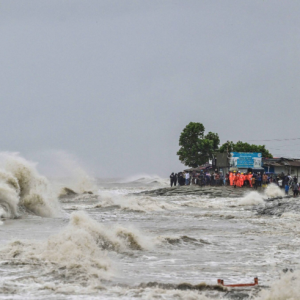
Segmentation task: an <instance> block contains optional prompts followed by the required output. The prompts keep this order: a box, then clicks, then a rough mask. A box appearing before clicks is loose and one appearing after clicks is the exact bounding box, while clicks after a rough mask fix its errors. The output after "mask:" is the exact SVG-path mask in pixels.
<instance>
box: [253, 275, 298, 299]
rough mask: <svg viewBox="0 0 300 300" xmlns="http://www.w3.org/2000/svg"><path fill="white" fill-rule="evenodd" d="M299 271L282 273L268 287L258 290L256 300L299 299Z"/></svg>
mask: <svg viewBox="0 0 300 300" xmlns="http://www.w3.org/2000/svg"><path fill="white" fill-rule="evenodd" d="M299 283H300V271H296V272H293V273H292V272H288V273H286V274H283V275H282V276H281V278H280V279H278V280H275V281H274V282H273V283H272V284H271V286H270V288H268V289H264V290H262V291H261V292H260V294H259V296H258V297H257V298H255V299H256V300H298V299H300V289H299Z"/></svg>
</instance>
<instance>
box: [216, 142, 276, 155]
mask: <svg viewBox="0 0 300 300" xmlns="http://www.w3.org/2000/svg"><path fill="white" fill-rule="evenodd" d="M219 151H220V152H221V153H223V152H227V151H228V152H260V153H261V154H262V157H265V158H272V157H273V155H272V154H271V153H270V152H269V151H268V150H267V149H266V148H265V145H254V144H252V145H251V144H248V143H244V142H241V141H238V142H237V143H234V142H230V141H227V142H226V143H224V144H223V145H222V146H221V147H220V149H219Z"/></svg>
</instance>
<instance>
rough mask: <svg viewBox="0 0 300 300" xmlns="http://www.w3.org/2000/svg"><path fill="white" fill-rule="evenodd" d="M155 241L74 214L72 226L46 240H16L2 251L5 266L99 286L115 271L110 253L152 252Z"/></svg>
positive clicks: (130, 230)
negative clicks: (17, 266) (26, 267)
mask: <svg viewBox="0 0 300 300" xmlns="http://www.w3.org/2000/svg"><path fill="white" fill-rule="evenodd" d="M153 245H154V244H153V242H152V240H151V239H150V238H147V237H145V236H144V235H143V234H141V233H140V232H139V231H138V230H137V229H135V228H126V227H123V226H119V225H115V226H112V227H109V226H104V225H102V224H100V223H98V222H97V221H95V220H93V219H91V218H90V217H89V216H88V215H87V214H86V213H85V212H83V211H81V212H74V213H72V214H71V218H70V221H69V224H68V225H67V226H66V228H64V229H63V230H62V231H61V232H59V233H58V234H55V235H52V236H50V237H49V238H48V239H47V240H46V241H42V242H37V241H34V242H32V241H22V240H16V241H13V242H11V243H9V244H8V245H6V246H5V247H4V248H2V249H1V250H0V259H1V260H2V262H3V261H4V262H6V264H14V265H28V266H30V267H32V268H41V269H44V273H45V274H52V273H53V274H54V277H56V278H57V277H63V278H64V280H66V281H67V282H76V285H84V286H86V285H90V286H91V288H94V286H95V284H96V285H97V284H98V286H99V282H98V283H97V280H99V279H100V280H102V279H105V280H107V279H110V278H111V277H112V276H113V274H114V272H115V269H114V267H113V266H112V262H111V259H110V258H109V257H108V255H107V252H109V251H114V252H117V253H127V252H128V251H141V250H144V249H151V248H152V247H153Z"/></svg>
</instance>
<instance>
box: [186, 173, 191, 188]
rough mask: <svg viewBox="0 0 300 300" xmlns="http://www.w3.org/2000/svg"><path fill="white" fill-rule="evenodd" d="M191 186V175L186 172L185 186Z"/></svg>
mask: <svg viewBox="0 0 300 300" xmlns="http://www.w3.org/2000/svg"><path fill="white" fill-rule="evenodd" d="M189 184H190V173H189V172H186V174H185V185H189Z"/></svg>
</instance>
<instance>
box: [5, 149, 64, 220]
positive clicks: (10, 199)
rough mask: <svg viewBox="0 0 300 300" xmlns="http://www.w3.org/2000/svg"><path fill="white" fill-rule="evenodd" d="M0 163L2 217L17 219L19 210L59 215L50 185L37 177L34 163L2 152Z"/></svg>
mask: <svg viewBox="0 0 300 300" xmlns="http://www.w3.org/2000/svg"><path fill="white" fill-rule="evenodd" d="M0 161H1V163H0V167H1V169H0V206H1V207H2V209H4V210H5V211H6V215H5V217H7V218H14V217H17V216H18V211H19V210H20V208H21V207H23V208H25V209H26V210H29V211H31V212H33V213H35V214H37V215H40V216H44V217H53V216H57V215H59V213H60V208H59V204H58V200H57V198H56V196H55V194H54V193H53V191H52V189H51V185H50V183H49V181H48V180H47V179H46V178H45V177H43V176H41V175H39V173H38V172H37V170H36V168H35V164H33V163H31V162H29V161H27V160H25V159H24V158H22V157H20V156H19V155H18V154H16V153H1V154H0Z"/></svg>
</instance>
